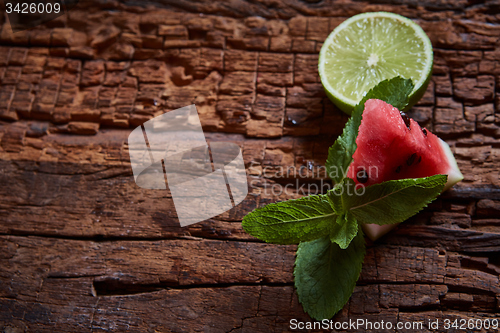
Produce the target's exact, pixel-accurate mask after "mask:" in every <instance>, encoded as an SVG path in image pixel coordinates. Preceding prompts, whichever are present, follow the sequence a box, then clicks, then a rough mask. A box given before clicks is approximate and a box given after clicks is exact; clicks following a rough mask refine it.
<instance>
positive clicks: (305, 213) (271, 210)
mask: <svg viewBox="0 0 500 333" xmlns="http://www.w3.org/2000/svg"><path fill="white" fill-rule="evenodd" d="M335 200H340V198H338V197H335V196H332V195H330V196H329V195H324V194H320V195H312V196H308V197H303V198H300V199H295V200H288V201H283V202H278V203H273V204H269V205H267V206H264V207H262V208H259V209H256V210H254V211H253V212H251V213H249V214H248V215H247V216H245V217H244V218H243V223H242V225H243V229H245V231H246V232H248V233H249V234H250V235H252V236H255V237H257V238H259V239H261V240H263V241H266V242H269V243H276V244H298V243H299V242H304V241H311V240H313V239H317V238H320V237H324V236H325V235H329V234H330V233H331V232H332V230H333V228H334V227H335V219H336V218H337V213H336V212H335V210H334V206H335V204H334V201H335Z"/></svg>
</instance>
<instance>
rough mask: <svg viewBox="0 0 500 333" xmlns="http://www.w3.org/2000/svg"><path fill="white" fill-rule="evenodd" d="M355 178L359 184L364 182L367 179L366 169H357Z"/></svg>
mask: <svg viewBox="0 0 500 333" xmlns="http://www.w3.org/2000/svg"><path fill="white" fill-rule="evenodd" d="M356 179H357V180H358V182H360V183H361V184H364V183H366V182H367V181H368V174H367V173H366V170H365V169H362V170H360V171H358V173H357V174H356Z"/></svg>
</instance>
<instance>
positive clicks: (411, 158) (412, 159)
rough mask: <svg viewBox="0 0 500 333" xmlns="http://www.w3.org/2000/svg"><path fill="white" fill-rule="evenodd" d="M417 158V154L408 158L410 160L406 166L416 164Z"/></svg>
mask: <svg viewBox="0 0 500 333" xmlns="http://www.w3.org/2000/svg"><path fill="white" fill-rule="evenodd" d="M416 157H417V154H416V153H413V154H411V156H410V157H408V159H407V160H406V164H408V166H410V165H412V164H413V162H415V158H416Z"/></svg>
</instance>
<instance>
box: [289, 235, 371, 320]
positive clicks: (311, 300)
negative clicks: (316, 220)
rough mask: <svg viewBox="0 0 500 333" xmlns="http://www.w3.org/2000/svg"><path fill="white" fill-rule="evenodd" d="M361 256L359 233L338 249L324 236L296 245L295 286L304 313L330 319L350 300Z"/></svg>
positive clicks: (362, 243)
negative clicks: (348, 243)
mask: <svg viewBox="0 0 500 333" xmlns="http://www.w3.org/2000/svg"><path fill="white" fill-rule="evenodd" d="M364 257H365V240H364V237H363V233H362V232H361V231H360V232H359V233H358V235H357V236H356V237H355V238H354V240H353V241H352V242H351V244H350V245H349V247H348V248H347V249H345V250H342V249H341V248H340V247H339V246H338V245H337V244H335V243H332V242H331V241H330V239H329V238H328V237H324V238H320V239H317V240H314V241H312V242H306V243H300V245H299V248H298V250H297V258H296V259H295V269H294V272H293V274H294V276H295V287H296V288H297V294H298V296H299V301H300V303H302V306H303V308H304V310H305V311H306V312H307V313H308V314H309V315H310V316H311V317H312V318H314V319H317V320H323V319H330V318H331V317H333V316H334V315H335V314H336V313H337V312H339V311H340V310H341V309H342V308H343V307H344V305H345V304H346V303H347V301H348V300H349V298H350V297H351V294H352V292H353V291H354V287H355V286H356V281H357V280H358V278H359V273H360V272H361V266H362V264H363V259H364Z"/></svg>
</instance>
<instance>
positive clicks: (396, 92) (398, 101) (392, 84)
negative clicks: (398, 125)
mask: <svg viewBox="0 0 500 333" xmlns="http://www.w3.org/2000/svg"><path fill="white" fill-rule="evenodd" d="M414 87H415V86H414V85H413V82H412V81H411V79H403V78H402V77H399V76H397V77H394V78H392V79H389V80H384V81H382V82H380V83H379V84H377V85H376V86H375V87H373V88H372V89H371V90H370V91H368V93H367V94H366V95H365V97H364V98H363V100H362V102H363V109H364V105H365V102H366V101H367V100H369V99H372V98H376V99H380V100H382V101H384V102H386V103H388V104H391V105H392V106H394V107H395V108H398V109H399V110H403V109H404V108H405V107H406V106H407V105H408V101H409V98H408V97H409V96H410V94H411V92H412V91H413V88H414ZM358 105H359V104H358Z"/></svg>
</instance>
